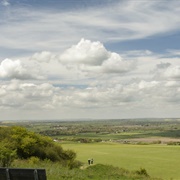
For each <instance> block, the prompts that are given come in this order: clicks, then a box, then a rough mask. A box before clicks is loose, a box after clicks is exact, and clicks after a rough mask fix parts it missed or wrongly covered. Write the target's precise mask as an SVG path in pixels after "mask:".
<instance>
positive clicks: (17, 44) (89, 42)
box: [0, 0, 180, 120]
mask: <svg viewBox="0 0 180 180" xmlns="http://www.w3.org/2000/svg"><path fill="white" fill-rule="evenodd" d="M179 7H180V1H177V0H172V1H168V0H156V1H148V0H126V1H125V0H119V1H118V0H88V1H87V0H43V1H42V0H0V16H1V19H0V39H1V42H0V80H1V82H0V97H1V100H0V112H1V119H2V120H3V119H25V118H27V119H69V118H70V119H72V118H76V119H77V118H98V119H99V118H100V119H102V118H134V117H135V118H137V117H179V116H180V113H179V103H180V95H179V94H180V93H179V92H180V86H179V85H180V84H179V82H180V81H179V80H180V59H179V58H180V48H179V40H180V19H179V16H180V9H179Z"/></svg>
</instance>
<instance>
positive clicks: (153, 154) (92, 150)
mask: <svg viewBox="0 0 180 180" xmlns="http://www.w3.org/2000/svg"><path fill="white" fill-rule="evenodd" d="M62 146H63V148H65V149H73V150H74V151H75V152H76V153H77V159H78V160H80V161H82V162H84V163H85V164H87V160H88V158H93V159H94V162H95V164H96V163H101V164H109V165H113V166H118V167H122V168H125V169H129V170H133V171H134V170H137V169H140V168H145V169H146V170H147V172H148V173H149V175H150V176H152V177H160V178H163V179H171V178H173V179H180V171H179V167H180V161H179V158H180V153H179V152H180V147H179V146H167V145H130V144H128V145H126V144H117V143H92V144H81V143H77V144H74V143H73V144H62Z"/></svg>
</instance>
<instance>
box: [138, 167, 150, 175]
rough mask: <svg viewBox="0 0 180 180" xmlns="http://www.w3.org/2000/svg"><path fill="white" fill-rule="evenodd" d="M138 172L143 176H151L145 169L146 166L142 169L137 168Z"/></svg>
mask: <svg viewBox="0 0 180 180" xmlns="http://www.w3.org/2000/svg"><path fill="white" fill-rule="evenodd" d="M136 173H137V174H138V175H143V176H146V177H149V175H148V173H147V171H146V169H144V168H141V169H140V170H137V171H136Z"/></svg>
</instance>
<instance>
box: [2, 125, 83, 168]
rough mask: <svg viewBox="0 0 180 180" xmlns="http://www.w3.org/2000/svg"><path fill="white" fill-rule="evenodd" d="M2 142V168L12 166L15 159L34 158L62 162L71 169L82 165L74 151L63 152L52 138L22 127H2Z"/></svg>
mask: <svg viewBox="0 0 180 180" xmlns="http://www.w3.org/2000/svg"><path fill="white" fill-rule="evenodd" d="M0 142H1V143H0V165H1V166H2V167H7V166H10V164H11V162H12V161H13V160H14V159H15V158H19V159H29V158H32V157H36V158H38V159H40V160H45V159H48V160H50V161H52V162H60V163H61V164H63V165H66V166H69V167H70V168H72V167H74V166H77V165H78V164H80V163H79V162H76V160H75V158H76V153H75V152H74V151H72V150H63V148H62V147H61V146H60V145H59V144H56V143H54V142H53V140H52V139H51V138H49V137H46V136H42V135H40V134H36V133H34V132H30V131H27V130H26V129H25V128H22V127H0ZM34 160H35V159H34ZM31 161H32V160H31Z"/></svg>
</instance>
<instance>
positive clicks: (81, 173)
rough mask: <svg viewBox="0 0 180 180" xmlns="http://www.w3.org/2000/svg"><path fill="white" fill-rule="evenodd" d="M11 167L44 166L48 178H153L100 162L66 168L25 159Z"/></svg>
mask: <svg viewBox="0 0 180 180" xmlns="http://www.w3.org/2000/svg"><path fill="white" fill-rule="evenodd" d="M13 167H15V168H16V167H17V168H21V167H22V168H43V169H44V168H45V169H46V175H47V179H48V180H92V179H93V180H102V179H103V180H118V179H119V180H155V179H153V178H150V177H147V176H144V175H138V174H137V173H134V172H129V171H128V170H125V169H120V168H115V167H113V166H110V165H109V166H107V165H102V164H97V165H93V166H92V165H91V166H88V167H86V168H84V169H68V168H67V167H63V166H61V165H60V164H59V163H52V162H48V161H47V162H45V161H44V162H43V161H40V162H36V163H32V162H28V161H25V160H16V161H15V162H14V163H13Z"/></svg>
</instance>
